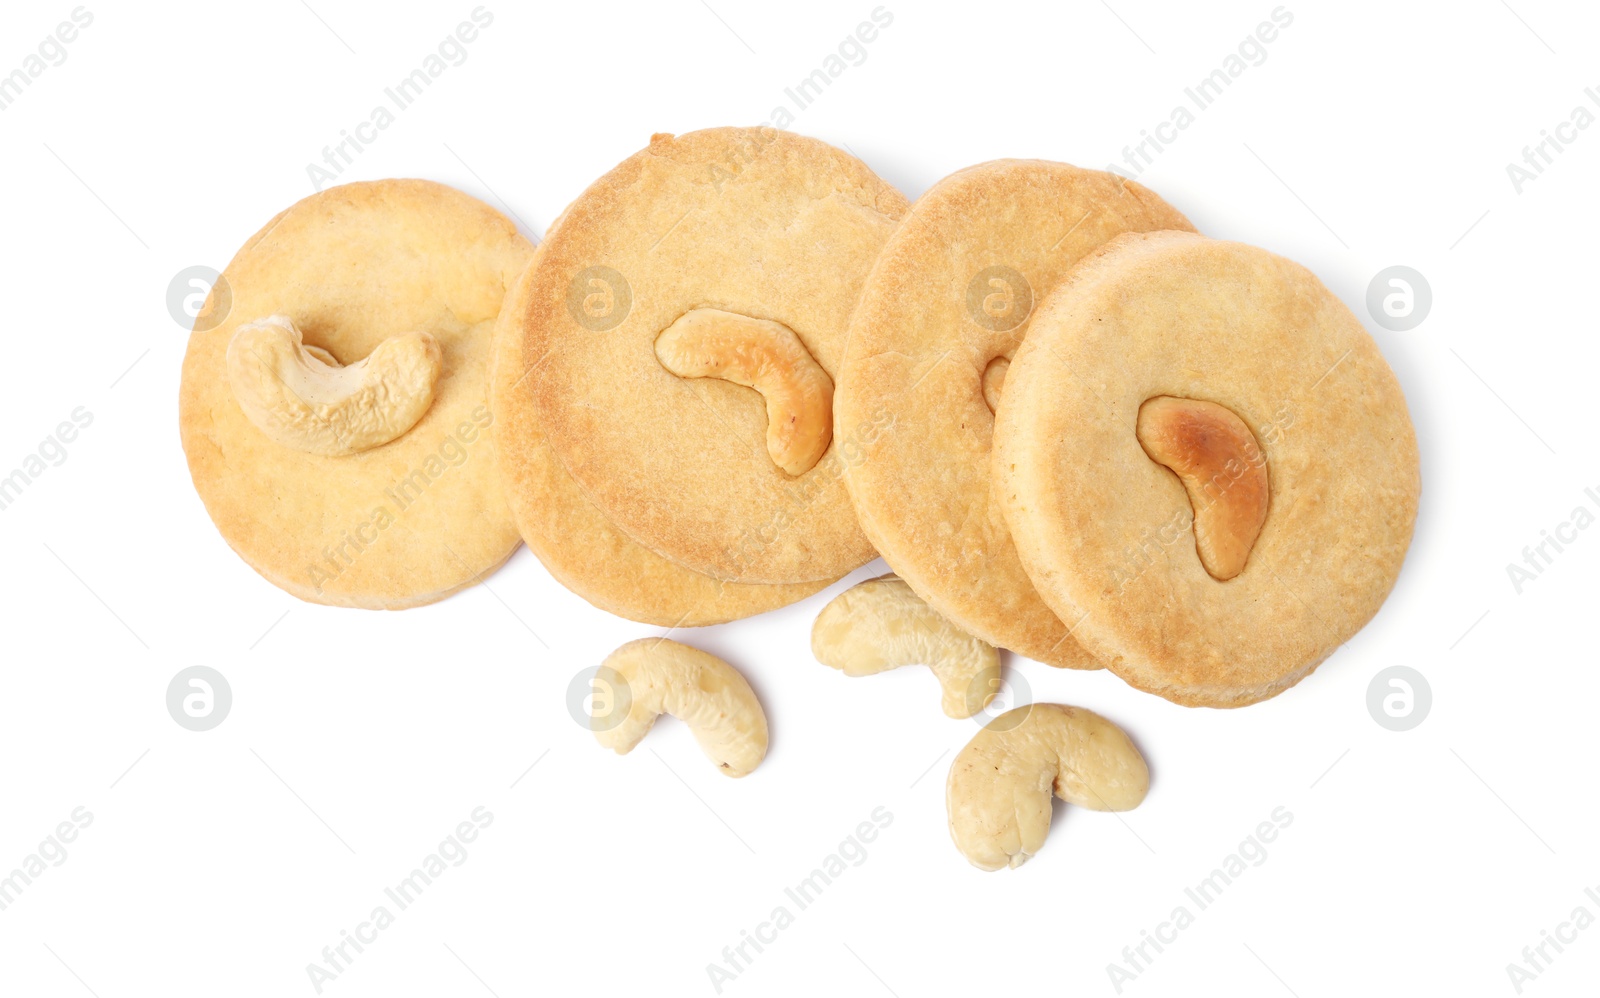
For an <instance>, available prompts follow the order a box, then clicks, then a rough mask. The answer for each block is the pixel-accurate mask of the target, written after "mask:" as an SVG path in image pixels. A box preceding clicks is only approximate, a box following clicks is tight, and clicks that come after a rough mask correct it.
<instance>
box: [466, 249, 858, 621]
mask: <svg viewBox="0 0 1600 998" xmlns="http://www.w3.org/2000/svg"><path fill="white" fill-rule="evenodd" d="M557 221H558V222H559V221H560V220H559V219H558V220H557ZM555 228H556V226H555V225H552V226H551V227H550V231H551V232H552V233H553V232H554V231H555ZM541 252H543V247H542V246H541V248H540V249H539V250H536V251H535V253H534V255H535V258H537V257H538V254H539V253H541ZM534 272H535V267H534V266H531V265H530V266H529V267H528V269H527V270H525V271H523V273H522V276H521V277H519V278H518V279H517V281H516V283H515V284H514V285H513V286H512V289H511V291H510V293H508V294H507V295H506V300H505V306H504V307H503V308H502V309H501V311H500V321H499V322H498V323H496V324H495V333H494V337H495V338H494V366H493V376H492V378H491V385H490V392H489V411H490V412H491V413H493V415H494V449H495V456H496V457H497V458H498V460H499V463H500V477H501V480H502V482H503V484H504V486H505V490H506V497H507V499H508V500H509V501H510V505H511V514H512V516H513V517H514V518H515V519H516V522H517V529H518V531H519V532H520V533H521V534H522V538H523V540H524V541H526V542H527V544H528V548H529V549H530V550H531V551H533V553H534V554H535V555H537V556H538V558H539V560H540V561H541V562H543V563H544V566H545V568H547V569H548V570H549V571H550V574H551V575H553V576H555V578H556V581H558V582H560V583H561V584H562V585H564V586H566V587H567V588H568V589H570V590H572V591H573V592H574V593H577V594H578V595H579V596H581V597H583V598H584V599H586V600H588V601H589V602H590V603H593V604H594V605H595V606H597V607H599V608H600V609H602V610H605V611H607V612H609V613H614V614H616V615H618V616H619V617H627V618H628V619H629V620H637V621H639V622H641V623H645V624H658V625H660V626H663V627H698V626H700V625H703V624H720V623H725V622H727V621H730V620H738V619H740V618H742V617H750V616H754V615H755V614H758V613H764V612H766V611H767V610H774V609H777V608H778V607H780V606H787V605H788V604H790V603H793V602H796V601H797V600H802V599H805V598H806V597H807V596H810V595H811V594H812V593H814V592H817V591H818V590H820V589H822V588H824V587H825V586H827V585H828V583H827V582H805V583H796V584H794V585H787V586H765V585H747V584H744V583H739V582H725V581H723V580H721V579H713V578H712V577H711V576H709V575H701V574H700V573H698V572H692V571H690V570H689V569H687V568H684V567H683V566H682V565H679V564H678V563H677V562H673V561H668V560H667V559H665V558H663V557H661V556H660V555H658V554H656V553H655V552H654V551H651V550H650V549H649V548H646V547H644V546H643V545H640V544H637V543H635V542H634V541H633V539H632V538H630V537H628V535H627V534H624V533H623V532H622V531H620V530H618V529H617V528H616V527H615V526H614V525H612V523H611V521H610V520H607V519H606V518H605V515H604V514H603V513H601V512H600V511H599V510H598V509H596V508H595V505H594V503H592V502H590V501H589V500H588V499H587V498H585V497H584V495H583V492H582V491H581V490H580V489H579V488H578V486H577V483H575V482H574V481H573V480H572V476H571V475H568V474H567V472H566V470H565V469H564V468H562V467H561V462H559V461H557V460H556V458H555V455H554V454H552V453H551V451H550V445H549V444H547V443H546V442H545V439H544V434H543V433H542V432H540V430H539V420H538V417H537V416H536V415H535V413H534V410H533V394H532V392H531V390H530V389H529V386H528V380H529V379H528V375H529V374H530V373H531V367H532V365H529V364H524V363H523V360H522V339H523V336H522V315H523V313H524V312H525V311H526V310H527V307H528V292H529V289H530V288H531V287H532V285H533V278H534Z"/></svg>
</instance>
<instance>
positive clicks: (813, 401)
mask: <svg viewBox="0 0 1600 998" xmlns="http://www.w3.org/2000/svg"><path fill="white" fill-rule="evenodd" d="M656 357H657V359H659V360H660V361H661V366H662V367H665V368H666V369H667V370H669V371H671V372H672V373H673V374H676V375H677V376H678V377H680V378H721V379H722V380H724V381H732V382H733V383H734V384H738V385H744V386H745V387H746V388H754V389H755V390H756V391H758V392H760V393H761V396H762V398H764V399H765V400H766V403H767V453H768V454H770V455H772V461H773V463H774V464H776V465H777V466H778V467H780V468H782V469H783V470H784V471H786V472H788V473H789V474H791V475H803V474H805V473H806V472H807V471H809V470H811V468H812V466H813V465H815V464H816V463H817V461H818V460H820V459H821V457H822V455H823V453H824V452H826V451H827V449H828V443H829V441H831V440H832V439H833V379H832V378H830V377H828V372H827V371H824V370H823V369H822V367H821V365H819V364H818V363H817V362H816V360H815V359H813V358H812V356H811V354H810V353H809V352H808V351H807V350H806V348H805V344H803V343H801V342H800V337H798V336H796V335H795V334H794V330H792V329H790V328H789V327H788V326H785V325H783V324H782V323H778V322H773V321H772V320H771V319H752V318H750V317H749V316H747V315H739V314H738V313H736V312H724V311H723V310H721V309H718V308H697V309H693V310H692V311H689V312H685V313H684V314H683V315H682V316H680V317H679V318H678V320H677V321H676V322H674V323H673V324H672V325H670V326H668V327H667V328H666V329H665V330H663V331H662V333H661V335H660V336H658V337H657V338H656Z"/></svg>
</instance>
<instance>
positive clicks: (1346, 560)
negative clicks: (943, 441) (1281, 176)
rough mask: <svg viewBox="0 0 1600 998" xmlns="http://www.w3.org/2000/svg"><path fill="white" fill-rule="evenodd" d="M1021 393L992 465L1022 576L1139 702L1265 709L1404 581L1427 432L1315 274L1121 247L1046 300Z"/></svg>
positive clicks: (1020, 366) (1011, 384)
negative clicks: (1153, 697) (1139, 693)
mask: <svg viewBox="0 0 1600 998" xmlns="http://www.w3.org/2000/svg"><path fill="white" fill-rule="evenodd" d="M1005 391H1006V398H1005V403H1004V404H1003V405H1002V406H1001V409H1000V417H999V421H998V425H997V426H996V428H995V452H994V467H995V475H996V485H997V493H998V497H999V500H1000V504H1001V506H1002V508H1003V509H1004V511H1005V515H1006V519H1007V522H1008V523H1009V524H1010V526H1011V533H1012V536H1013V537H1015V538H1016V542H1017V550H1018V552H1019V553H1020V554H1021V556H1022V562H1023V564H1024V565H1025V566H1027V569H1028V574H1029V576H1030V577H1031V578H1032V579H1033V583H1034V585H1035V586H1036V587H1037V588H1038V590H1039V593H1040V595H1041V596H1043V597H1044V600H1045V602H1046V603H1048V604H1049V605H1050V606H1051V607H1052V608H1053V609H1054V610H1055V611H1056V613H1057V614H1059V615H1060V616H1061V617H1062V619H1066V620H1078V619H1079V618H1080V617H1081V618H1082V620H1081V622H1080V623H1079V624H1078V626H1077V628H1076V630H1075V631H1074V632H1073V633H1074V635H1075V636H1076V637H1077V638H1078V640H1079V641H1080V642H1082V644H1083V645H1084V647H1086V648H1087V649H1089V651H1090V652H1092V653H1093V654H1094V655H1095V656H1096V657H1098V658H1099V659H1100V660H1101V661H1103V662H1104V663H1105V664H1106V667H1107V668H1109V669H1110V670H1111V671H1112V672H1115V673H1116V674H1117V675H1118V676H1121V677H1122V678H1123V679H1125V680H1127V681H1128V682H1129V683H1131V684H1132V685H1134V686H1136V687H1138V688H1140V689H1143V690H1147V691H1149V692H1151V693H1156V694H1159V695H1160V696H1163V697H1166V698H1167V699H1169V700H1172V701H1175V702H1177V703H1181V704H1187V705H1190V706H1208V707H1236V706H1241V705H1244V704H1249V703H1254V702H1256V701H1258V700H1263V699H1266V698H1267V697H1270V696H1273V695H1275V694H1277V693H1280V692H1282V691H1283V690H1285V689H1287V688H1288V687H1290V686H1292V685H1294V683H1296V682H1298V681H1299V680H1300V679H1302V678H1304V677H1305V676H1306V675H1307V674H1309V673H1310V672H1311V670H1312V669H1314V668H1315V667H1316V666H1317V664H1318V663H1320V662H1321V661H1322V660H1323V659H1325V658H1327V656H1328V655H1329V654H1331V653H1332V652H1333V650H1334V649H1336V648H1338V647H1339V645H1341V644H1343V643H1344V642H1345V641H1347V640H1349V638H1350V637H1351V635H1353V634H1355V633H1356V631H1358V630H1360V629H1361V627H1362V626H1363V625H1365V624H1366V622H1367V621H1368V620H1370V619H1371V618H1372V616H1373V614H1374V613H1376V612H1377V610H1378V607H1379V606H1380V605H1381V604H1382V603H1383V601H1384V598H1385V597H1386V596H1387V595H1388V594H1389V590H1390V589H1391V588H1392V587H1393V586H1394V581H1395V576H1396V575H1397V574H1398V573H1399V571H1400V565H1401V562H1402V561H1403V560H1404V558H1405V553H1406V548H1407V546H1408V545H1409V544H1410V541H1411V529H1412V524H1413V522H1414V520H1415V519H1416V513H1417V498H1418V494H1419V491H1420V488H1421V483H1420V478H1419V474H1418V461H1417V443H1416V437H1415V435H1414V433H1413V431H1412V427H1411V420H1410V417H1409V416H1408V414H1407V412H1406V403H1405V398H1404V396H1403V395H1402V394H1401V391H1400V385H1399V383H1398V382H1397V381H1396V380H1395V377H1394V374H1393V372H1391V371H1390V370H1389V366H1388V365H1387V364H1386V363H1384V360H1383V357H1382V356H1381V355H1380V354H1379V352H1378V347H1377V344H1375V343H1374V342H1373V340H1372V337H1371V336H1369V335H1368V334H1367V332H1366V330H1365V329H1364V328H1362V325H1361V323H1360V322H1359V321H1358V320H1357V319H1356V317H1355V316H1354V315H1352V314H1350V310H1349V309H1347V308H1346V307H1345V306H1344V304H1343V303H1342V302H1341V301H1339V299H1338V298H1336V297H1335V296H1334V295H1333V294H1332V293H1331V292H1330V291H1329V290H1328V289H1327V288H1325V287H1324V286H1323V285H1322V283H1321V282H1320V281H1318V280H1317V278H1316V276H1315V275H1313V274H1312V273H1310V272H1309V271H1307V270H1306V269H1305V268H1303V267H1301V266H1299V265H1297V264H1294V263H1291V262H1290V261H1288V260H1285V259H1283V258H1282V257H1278V256H1274V255H1273V254H1271V253H1268V252H1266V251H1265V250H1260V249H1255V248H1253V247H1249V246H1243V245H1240V244H1238V243H1229V242H1216V241H1212V240H1208V239H1203V238H1201V237H1199V236H1195V235H1189V234H1185V233H1176V232H1165V233H1154V234H1147V235H1125V236H1121V237H1119V238H1117V239H1114V240H1112V241H1111V242H1110V243H1109V244H1108V245H1107V246H1105V247H1104V248H1103V249H1101V250H1100V251H1098V252H1097V253H1095V254H1093V255H1092V256H1090V257H1089V258H1087V259H1085V260H1084V261H1083V262H1082V263H1081V264H1079V266H1078V268H1077V269H1076V270H1075V271H1074V272H1073V274H1072V275H1071V276H1070V277H1069V278H1068V280H1067V281H1066V282H1064V283H1063V284H1062V286H1061V287H1059V288H1058V289H1057V290H1056V291H1055V292H1054V293H1053V294H1052V295H1051V296H1050V298H1049V299H1048V300H1047V301H1046V302H1045V304H1044V305H1043V307H1042V308H1041V309H1040V311H1039V314H1038V315H1036V316H1035V317H1034V320H1033V326H1032V330H1031V331H1030V332H1029V334H1028V338H1027V340H1026V341H1024V343H1023V345H1022V348H1021V349H1020V350H1019V351H1018V352H1017V357H1016V360H1015V361H1014V362H1013V363H1012V365H1011V370H1010V372H1009V373H1008V375H1007V379H1006V388H1005Z"/></svg>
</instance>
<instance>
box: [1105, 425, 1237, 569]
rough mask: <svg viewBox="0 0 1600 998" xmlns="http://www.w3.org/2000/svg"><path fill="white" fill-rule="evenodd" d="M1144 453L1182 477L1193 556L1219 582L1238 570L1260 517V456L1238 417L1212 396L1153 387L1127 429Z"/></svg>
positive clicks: (1180, 479) (1179, 477)
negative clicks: (1171, 392)
mask: <svg viewBox="0 0 1600 998" xmlns="http://www.w3.org/2000/svg"><path fill="white" fill-rule="evenodd" d="M1134 432H1135V434H1136V435H1137V436H1138V438H1139V444H1140V446H1142V447H1143V448H1144V452H1145V453H1146V454H1148V455H1150V459H1151V460H1152V461H1155V462H1156V463H1157V464H1160V465H1164V466H1166V467H1167V468H1169V469H1171V470H1172V472H1173V473H1174V474H1176V475H1177V476H1178V480H1179V481H1181V482H1183V488H1184V491H1185V492H1187V493H1188V495H1189V505H1190V507H1191V508H1192V509H1193V510H1194V541H1195V548H1196V550H1198V551H1199V553H1200V563H1201V564H1202V565H1204V566H1205V569H1206V571H1207V572H1208V573H1210V575H1211V577H1212V578H1214V579H1217V580H1218V581H1221V582H1226V581H1227V580H1229V579H1231V578H1233V577H1234V576H1236V575H1238V574H1239V573H1240V572H1242V571H1244V566H1245V562H1246V561H1247V560H1249V558H1250V549H1251V548H1252V547H1254V546H1255V543H1256V538H1257V537H1259V536H1260V535H1261V527H1262V525H1263V524H1265V523H1266V522H1267V503H1268V484H1267V462H1266V458H1265V456H1263V455H1262V453H1261V447H1260V446H1259V445H1258V444H1257V443H1256V438H1255V435H1254V434H1252V433H1251V432H1250V427H1248V426H1246V425H1245V424H1244V420H1242V419H1240V418H1239V417H1238V416H1236V415H1234V413H1233V411H1232V410H1230V409H1227V408H1225V407H1223V406H1220V405H1217V404H1216V403H1215V402H1203V401H1200V400H1198V399H1185V398H1174V397H1173V396H1170V395H1158V396H1156V397H1155V398H1152V399H1147V400H1146V401H1145V403H1144V404H1143V405H1141V406H1140V407H1139V420H1138V425H1137V426H1136V427H1135V430H1134Z"/></svg>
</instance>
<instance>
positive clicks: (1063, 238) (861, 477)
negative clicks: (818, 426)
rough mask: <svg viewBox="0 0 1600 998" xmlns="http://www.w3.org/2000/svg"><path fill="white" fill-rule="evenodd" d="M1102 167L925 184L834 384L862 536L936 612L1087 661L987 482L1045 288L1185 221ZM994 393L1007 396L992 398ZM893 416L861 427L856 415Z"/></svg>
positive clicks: (1047, 653) (1070, 663)
mask: <svg viewBox="0 0 1600 998" xmlns="http://www.w3.org/2000/svg"><path fill="white" fill-rule="evenodd" d="M1189 228H1190V225H1189V223H1188V221H1187V220H1186V219H1185V218H1184V217H1183V215H1181V214H1179V213H1178V212H1177V211H1176V210H1175V209H1173V208H1172V207H1170V206H1169V205H1167V204H1166V203H1165V202H1163V201H1162V200H1161V199H1160V198H1158V197H1156V196H1155V195H1154V194H1152V193H1151V192H1150V191H1148V190H1146V189H1145V188H1143V187H1140V186H1139V185H1138V184H1135V183H1132V182H1131V181H1127V180H1123V179H1122V178H1120V177H1116V176H1114V175H1112V174H1109V173H1102V172H1099V171H1095V170H1081V169H1078V168H1077V167H1073V166H1067V165H1065V164H1062V163H1048V162H1043V161H1040V160H999V161H996V162H992V163H984V164H981V165H979V166H974V167H970V168H968V169H965V170H962V171H960V172H959V173H955V174H953V175H951V176H949V177H946V178H945V179H944V180H941V181H940V182H939V183H937V184H935V185H934V186H933V187H932V188H930V189H929V190H928V192H927V193H925V194H923V195H922V197H921V198H919V199H918V200H917V203H916V204H915V205H914V206H913V207H912V211H911V214H910V216H908V217H907V219H906V221H905V222H904V224H902V225H901V227H900V228H899V230H898V231H896V232H895V234H894V235H893V236H891V237H890V239H889V242H888V245H886V246H885V247H884V251H883V253H882V254H881V255H880V256H879V258H878V261H877V264H876V266H874V268H873V271H872V275H871V277H869V278H868V280H867V286H866V289H865V291H864V292H863V293H862V299H861V304H860V306H859V308H858V309H857V310H856V314H855V319H854V321H853V322H852V324H851V337H850V345H849V348H848V350H847V351H846V356H845V362H844V366H843V369H842V370H841V372H840V376H839V384H838V388H837V392H836V394H835V397H834V412H835V414H836V415H837V418H838V428H837V431H838V433H839V435H840V436H841V437H844V438H846V439H863V440H864V442H863V443H862V444H861V445H860V448H859V453H857V454H856V455H855V459H853V460H850V461H848V462H847V467H848V471H847V473H846V475H847V480H848V482H849V486H850V494H851V497H852V498H853V499H854V500H855V506H856V512H857V515H858V516H859V518H860V521H861V526H862V529H863V530H865V531H866V534H867V537H868V538H869V539H870V540H871V541H872V543H873V544H874V545H875V546H876V547H877V549H878V551H879V552H880V553H882V555H883V556H884V559H885V560H886V561H888V562H889V565H890V566H891V567H892V568H894V570H895V571H896V572H897V573H899V575H900V577H901V578H903V579H905V580H906V582H907V583H909V584H910V586H911V588H912V589H914V590H915V591H916V593H917V595H919V596H921V597H922V598H923V599H925V600H927V601H928V602H929V603H930V604H932V605H933V606H934V607H935V608H936V609H937V610H939V612H940V613H943V614H944V615H945V616H947V617H949V618H950V619H951V620H953V621H955V622H956V623H957V624H959V625H960V626H961V627H962V628H963V629H965V630H967V631H969V632H971V633H973V634H975V635H977V636H979V637H981V638H983V639H984V640H986V641H988V642H990V643H991V644H996V645H1000V646H1003V647H1006V648H1010V649H1012V650H1013V651H1016V652H1018V653H1020V654H1023V655H1026V656H1028V657H1029V658H1033V659H1037V660H1039V661H1041V662H1047V663H1049V664H1051V665H1056V666H1066V667H1070V668H1078V669H1092V668H1098V663H1097V662H1095V661H1094V659H1093V658H1092V657H1091V656H1090V655H1089V654H1088V653H1087V652H1085V651H1084V650H1083V649H1082V648H1081V647H1079V646H1078V644H1077V642H1075V641H1074V640H1073V639H1072V638H1071V637H1070V636H1069V635H1068V631H1069V627H1068V626H1067V625H1070V624H1072V623H1073V622H1074V621H1075V620H1076V618H1075V617H1072V618H1068V619H1067V621H1066V623H1065V624H1063V623H1062V621H1061V620H1060V619H1059V618H1057V616H1056V615H1055V614H1054V613H1052V612H1051V611H1050V609H1049V607H1047V606H1046V605H1045V604H1044V602H1042V601H1041V600H1040V599H1039V596H1038V594H1037V593H1035V592H1034V590H1033V585H1032V583H1030V582H1029V581H1028V577H1027V574H1026V573H1025V572H1024V571H1023V567H1022V563H1021V562H1020V561H1019V560H1018V559H1017V552H1016V548H1015V546H1014V545H1013V544H1012V542H1011V537H1010V533H1009V532H1008V530H1007V529H1006V525H1005V520H1004V518H1003V517H1002V515H1001V513H1000V510H999V509H998V508H997V507H996V506H995V504H994V502H993V501H992V499H991V494H990V488H991V486H990V471H989V450H990V440H991V437H992V432H993V427H994V416H993V403H994V401H995V400H996V399H997V398H1003V397H1004V395H1005V391H1006V389H1005V388H1004V387H1003V385H1004V370H1005V367H1006V364H1007V362H1008V358H1010V357H1011V356H1012V355H1013V354H1014V353H1015V352H1016V349H1017V345H1018V344H1019V343H1021V342H1022V340H1023V338H1024V336H1025V335H1026V334H1027V331H1028V327H1029V322H1030V316H1031V313H1032V312H1033V310H1034V307H1035V306H1036V305H1037V304H1038V302H1039V301H1040V299H1042V297H1043V295H1044V294H1045V293H1046V292H1047V291H1048V290H1049V289H1050V288H1051V287H1053V286H1054V285H1055V283H1056V282H1057V281H1058V280H1059V279H1060V278H1061V276H1062V275H1063V274H1065V273H1066V272H1067V270H1068V268H1070V267H1071V266H1072V265H1073V264H1074V263H1075V262H1077V260H1078V259H1079V258H1081V257H1082V256H1083V255H1084V254H1085V253H1088V252H1089V251H1090V250H1093V249H1094V248H1096V247H1098V246H1100V245H1101V244H1103V243H1104V242H1105V241H1106V240H1108V239H1110V238H1111V237H1113V236H1116V235H1118V234H1120V233H1123V232H1129V231H1136V232H1142V231H1148V230H1152V229H1189ZM1002 404H1003V403H1002ZM890 422H892V427H891V428H890V429H889V430H888V431H887V432H884V433H880V434H877V435H876V436H875V437H872V438H870V439H866V438H865V435H864V433H863V428H866V427H871V426H874V425H878V424H882V423H890Z"/></svg>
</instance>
